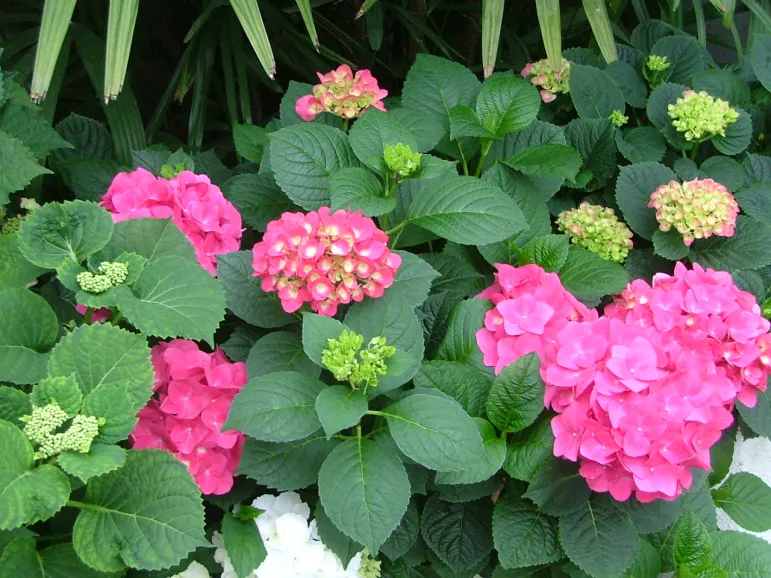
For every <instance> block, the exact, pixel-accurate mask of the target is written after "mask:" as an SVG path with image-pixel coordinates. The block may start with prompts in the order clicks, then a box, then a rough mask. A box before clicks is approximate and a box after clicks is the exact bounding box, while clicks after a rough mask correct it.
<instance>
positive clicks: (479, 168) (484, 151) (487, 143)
mask: <svg viewBox="0 0 771 578" xmlns="http://www.w3.org/2000/svg"><path fill="white" fill-rule="evenodd" d="M491 146H493V141H491V140H487V139H483V141H482V153H481V154H480V155H479V163H478V164H477V170H475V171H474V176H475V177H478V176H479V175H481V174H482V167H483V166H484V165H485V159H487V153H489V152H490V147H491Z"/></svg>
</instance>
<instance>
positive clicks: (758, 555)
mask: <svg viewBox="0 0 771 578" xmlns="http://www.w3.org/2000/svg"><path fill="white" fill-rule="evenodd" d="M711 537H712V551H713V552H714V554H715V558H714V563H715V564H716V565H717V566H719V567H720V568H722V569H723V570H725V571H726V572H727V574H728V578H766V577H767V576H771V545H769V544H768V542H766V541H765V540H763V539H762V538H757V537H756V536H750V535H748V534H745V533H743V532H732V531H723V532H714V533H712V534H711Z"/></svg>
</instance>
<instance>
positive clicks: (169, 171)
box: [161, 163, 185, 179]
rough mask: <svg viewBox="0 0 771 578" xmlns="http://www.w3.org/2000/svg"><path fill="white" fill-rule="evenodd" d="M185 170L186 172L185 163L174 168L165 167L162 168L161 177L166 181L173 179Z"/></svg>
mask: <svg viewBox="0 0 771 578" xmlns="http://www.w3.org/2000/svg"><path fill="white" fill-rule="evenodd" d="M184 170H185V163H177V164H176V165H174V166H171V165H163V166H162V167H161V177H162V178H164V179H173V178H174V177H176V176H177V175H178V174H179V173H181V172H183V171H184Z"/></svg>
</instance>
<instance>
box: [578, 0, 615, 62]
mask: <svg viewBox="0 0 771 578" xmlns="http://www.w3.org/2000/svg"><path fill="white" fill-rule="evenodd" d="M583 1H584V12H586V19H587V20H589V26H591V27H592V32H593V33H594V39H595V40H596V41H597V45H598V46H599V47H600V52H602V57H603V58H604V59H605V62H607V63H608V64H610V63H611V62H615V61H616V60H618V50H616V40H615V39H614V38H613V30H612V29H611V27H610V18H608V9H607V8H606V7H605V0H583Z"/></svg>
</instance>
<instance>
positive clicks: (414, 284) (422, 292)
mask: <svg viewBox="0 0 771 578" xmlns="http://www.w3.org/2000/svg"><path fill="white" fill-rule="evenodd" d="M396 253H397V254H398V255H399V256H400V257H401V258H402V264H401V265H400V266H399V269H398V270H397V271H396V278H395V279H394V284H393V285H392V286H391V288H390V289H389V290H388V291H389V292H390V293H399V294H401V295H402V297H404V298H405V299H406V300H407V302H408V303H409V304H410V305H411V306H412V307H417V306H418V305H420V304H421V303H423V302H424V301H425V300H426V298H427V297H428V293H429V291H430V290H431V284H432V283H433V282H434V280H435V279H436V278H437V277H439V276H440V275H439V273H438V272H437V271H436V270H435V269H434V268H433V267H431V265H429V264H428V263H426V262H425V261H424V260H423V259H421V258H420V257H418V256H417V255H415V254H414V253H409V252H407V251H396Z"/></svg>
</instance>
